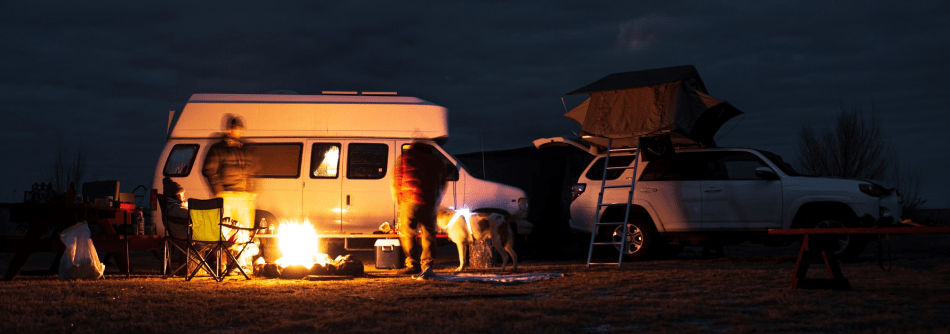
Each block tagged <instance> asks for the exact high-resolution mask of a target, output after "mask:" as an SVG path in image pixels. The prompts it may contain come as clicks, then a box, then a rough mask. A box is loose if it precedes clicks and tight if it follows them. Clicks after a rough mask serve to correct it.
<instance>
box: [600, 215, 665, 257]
mask: <svg viewBox="0 0 950 334" xmlns="http://www.w3.org/2000/svg"><path fill="white" fill-rule="evenodd" d="M622 229H623V226H617V228H616V229H614V232H613V234H612V235H611V239H612V240H613V242H620V241H621V233H622V232H621V231H622ZM626 238H627V243H626V247H625V248H624V249H622V250H621V249H620V246H616V250H617V251H620V252H623V257H624V259H626V260H630V261H643V260H649V259H651V258H653V256H654V255H655V254H654V253H656V251H657V250H659V249H662V248H663V246H664V243H663V241H662V240H660V235H659V233H657V232H656V227H655V226H654V225H653V223H652V222H650V221H645V220H643V219H641V218H638V217H630V221H629V222H628V223H627V236H626Z"/></svg>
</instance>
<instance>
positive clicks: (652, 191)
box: [640, 188, 656, 193]
mask: <svg viewBox="0 0 950 334" xmlns="http://www.w3.org/2000/svg"><path fill="white" fill-rule="evenodd" d="M640 192H642V193H655V192H656V188H640Z"/></svg>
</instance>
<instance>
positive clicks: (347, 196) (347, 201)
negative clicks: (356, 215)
mask: <svg viewBox="0 0 950 334" xmlns="http://www.w3.org/2000/svg"><path fill="white" fill-rule="evenodd" d="M346 205H347V206H349V205H350V195H346Z"/></svg>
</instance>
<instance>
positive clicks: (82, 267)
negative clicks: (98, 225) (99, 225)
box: [59, 222, 106, 281]
mask: <svg viewBox="0 0 950 334" xmlns="http://www.w3.org/2000/svg"><path fill="white" fill-rule="evenodd" d="M90 234H91V233H90V232H89V226H88V225H86V222H78V223H76V224H75V225H73V226H70V227H69V228H67V229H65V230H63V232H61V233H60V234H59V238H60V239H61V240H62V241H63V244H65V245H66V250H65V251H64V252H63V258H62V259H61V260H60V261H59V279H60V280H62V281H67V280H74V279H98V278H100V277H102V273H103V272H105V269H106V266H105V265H103V264H102V262H99V255H97V254H96V247H95V246H94V245H93V244H92V239H90Z"/></svg>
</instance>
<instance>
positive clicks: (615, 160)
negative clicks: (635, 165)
mask: <svg viewBox="0 0 950 334" xmlns="http://www.w3.org/2000/svg"><path fill="white" fill-rule="evenodd" d="M636 158H637V156H636V155H621V156H615V157H610V167H626V166H630V163H632V162H633V160H635V159H636ZM605 159H606V158H600V159H597V162H594V164H593V165H591V166H590V169H588V170H587V174H584V176H586V177H587V178H588V179H591V180H601V179H603V177H604V160H605ZM624 171H625V169H610V170H607V179H608V180H616V179H617V178H619V177H620V175H622V174H623V172H624Z"/></svg>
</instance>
